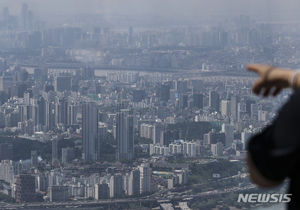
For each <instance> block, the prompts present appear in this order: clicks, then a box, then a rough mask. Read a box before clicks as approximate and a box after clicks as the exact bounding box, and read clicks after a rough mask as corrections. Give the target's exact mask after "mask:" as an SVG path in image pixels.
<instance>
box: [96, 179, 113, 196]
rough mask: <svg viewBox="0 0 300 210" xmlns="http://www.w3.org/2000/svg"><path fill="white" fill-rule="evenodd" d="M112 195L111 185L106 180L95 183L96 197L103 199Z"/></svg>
mask: <svg viewBox="0 0 300 210" xmlns="http://www.w3.org/2000/svg"><path fill="white" fill-rule="evenodd" d="M109 197H110V191H109V186H108V184H107V183H106V182H105V181H100V183H98V184H95V199H96V200H101V199H106V198H109Z"/></svg>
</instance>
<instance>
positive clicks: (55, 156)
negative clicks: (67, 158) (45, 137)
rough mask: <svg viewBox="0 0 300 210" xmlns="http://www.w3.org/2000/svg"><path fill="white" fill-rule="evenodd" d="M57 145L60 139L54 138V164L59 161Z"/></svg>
mask: <svg viewBox="0 0 300 210" xmlns="http://www.w3.org/2000/svg"><path fill="white" fill-rule="evenodd" d="M57 144H58V139H57V138H53V139H52V163H54V162H55V161H57V150H58V148H57Z"/></svg>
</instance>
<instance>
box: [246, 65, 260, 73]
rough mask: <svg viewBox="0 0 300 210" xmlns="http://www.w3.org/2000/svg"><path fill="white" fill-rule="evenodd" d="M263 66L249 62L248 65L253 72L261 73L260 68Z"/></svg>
mask: <svg viewBox="0 0 300 210" xmlns="http://www.w3.org/2000/svg"><path fill="white" fill-rule="evenodd" d="M260 67H261V65H259V64H249V65H247V67H246V68H247V70H249V71H252V72H256V73H259V71H258V69H259V68H260Z"/></svg>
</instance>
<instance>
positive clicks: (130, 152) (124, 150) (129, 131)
mask: <svg viewBox="0 0 300 210" xmlns="http://www.w3.org/2000/svg"><path fill="white" fill-rule="evenodd" d="M119 106H121V108H122V105H120V104H119ZM133 131H134V127H133V116H132V115H131V111H130V110H129V109H119V111H118V112H117V115H116V139H117V150H116V158H117V159H133V158H134V148H133V146H134V134H133Z"/></svg>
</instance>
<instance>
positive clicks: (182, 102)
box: [179, 94, 188, 109]
mask: <svg viewBox="0 0 300 210" xmlns="http://www.w3.org/2000/svg"><path fill="white" fill-rule="evenodd" d="M187 106H188V96H187V94H180V95H179V107H180V108H181V109H184V108H186V107H187Z"/></svg>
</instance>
